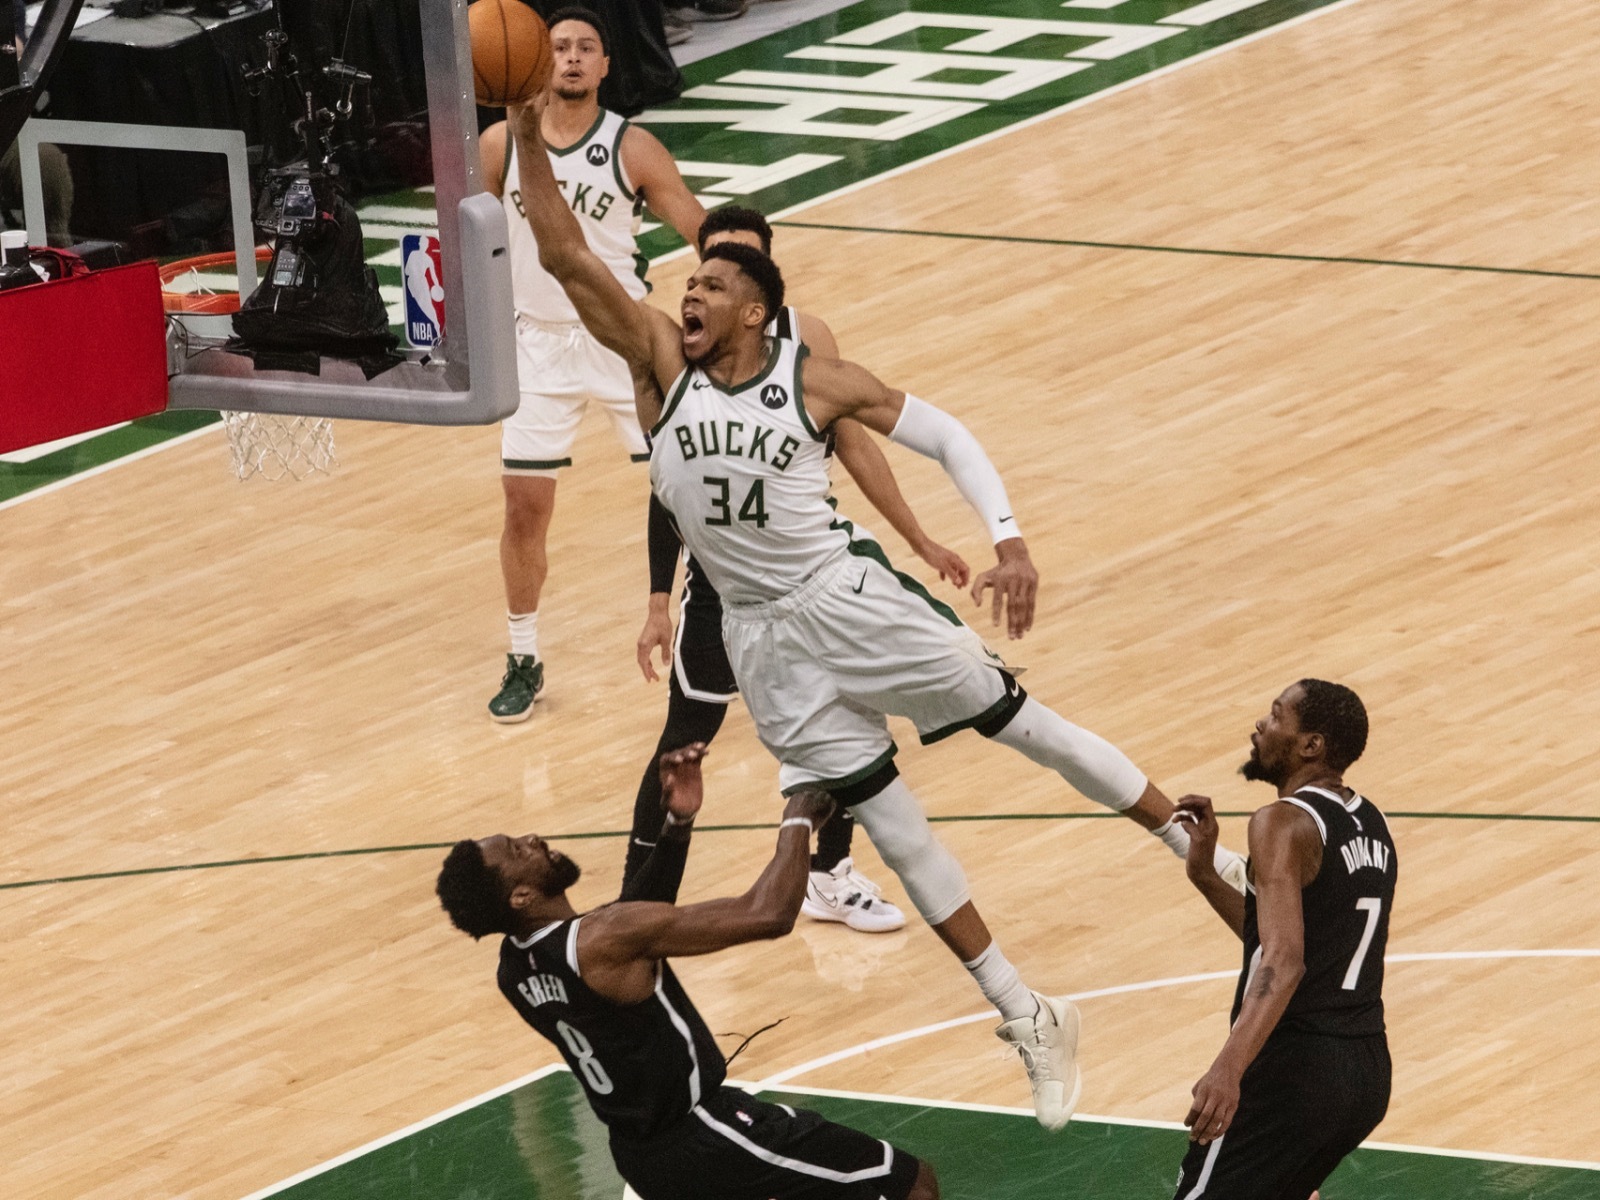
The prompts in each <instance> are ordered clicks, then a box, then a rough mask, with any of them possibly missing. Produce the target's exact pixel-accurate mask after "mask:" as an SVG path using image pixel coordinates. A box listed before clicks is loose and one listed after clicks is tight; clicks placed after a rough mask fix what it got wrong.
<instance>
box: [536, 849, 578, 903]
mask: <svg viewBox="0 0 1600 1200" xmlns="http://www.w3.org/2000/svg"><path fill="white" fill-rule="evenodd" d="M582 876H583V868H582V867H580V866H578V864H577V863H575V862H573V861H572V860H571V859H570V858H568V857H567V856H566V855H565V854H563V855H562V856H561V857H560V858H558V859H556V860H555V861H554V862H553V863H551V864H550V874H549V876H548V877H546V879H545V880H544V882H543V883H541V884H540V885H539V890H540V891H541V892H543V893H544V894H545V895H546V896H559V895H561V893H562V892H564V891H566V890H567V889H568V888H570V887H571V886H572V885H573V884H575V883H577V882H578V880H579V879H580V878H582Z"/></svg>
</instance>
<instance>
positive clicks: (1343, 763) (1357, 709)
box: [1298, 679, 1367, 771]
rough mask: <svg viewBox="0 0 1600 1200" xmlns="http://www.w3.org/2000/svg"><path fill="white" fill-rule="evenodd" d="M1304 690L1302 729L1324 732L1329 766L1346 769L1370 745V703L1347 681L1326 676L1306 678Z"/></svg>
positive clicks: (1325, 751) (1304, 730) (1301, 682)
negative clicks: (1347, 683)
mask: <svg viewBox="0 0 1600 1200" xmlns="http://www.w3.org/2000/svg"><path fill="white" fill-rule="evenodd" d="M1300 691H1301V693H1302V694H1301V696H1300V705H1299V712H1298V716H1299V718H1300V730H1301V732H1302V733H1320V734H1321V735H1322V741H1323V744H1324V745H1325V746H1326V749H1325V750H1324V751H1323V757H1324V758H1325V759H1326V760H1327V763H1328V765H1329V766H1330V767H1332V768H1333V769H1334V770H1335V771H1342V770H1344V769H1345V768H1346V767H1348V766H1349V765H1350V764H1351V763H1353V762H1355V761H1356V759H1358V758H1360V757H1361V753H1362V751H1364V750H1365V749H1366V748H1367V706H1366V705H1364V704H1362V703H1361V697H1360V696H1358V695H1356V694H1355V693H1354V692H1353V691H1351V690H1350V689H1349V688H1347V687H1345V686H1344V684H1342V683H1329V682H1328V681H1327V680H1325V679H1302V680H1301V681H1300Z"/></svg>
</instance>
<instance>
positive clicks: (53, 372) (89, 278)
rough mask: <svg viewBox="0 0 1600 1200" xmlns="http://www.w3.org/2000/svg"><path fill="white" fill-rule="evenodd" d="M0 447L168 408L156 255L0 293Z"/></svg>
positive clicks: (35, 441)
mask: <svg viewBox="0 0 1600 1200" xmlns="http://www.w3.org/2000/svg"><path fill="white" fill-rule="evenodd" d="M0 330H3V331H4V333H5V351H4V353H3V355H0V454H4V453H6V452H8V451H11V450H21V449H23V448H24V447H26V446H36V445H38V444H39V443H40V442H49V441H54V440H55V439H56V438H62V437H67V436H68V435H70V434H74V433H84V432H86V431H87V430H90V429H99V428H101V427H102V426H106V425H115V424H116V423H117V422H118V421H128V420H132V419H133V418H134V417H147V416H149V415H150V414H151V413H158V412H162V411H164V410H165V409H166V407H167V348H166V319H165V318H164V317H163V315H162V312H161V280H160V276H159V275H158V274H157V269H156V264H155V263H153V262H142V263H134V264H132V265H131V266H126V267H112V268H110V269H109V270H105V271H94V272H92V273H90V274H88V275H80V276H77V277H76V278H74V279H63V280H59V281H57V282H55V283H41V284H39V285H38V286H37V287H25V288H16V289H14V290H12V291H6V292H0Z"/></svg>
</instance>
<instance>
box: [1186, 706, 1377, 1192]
mask: <svg viewBox="0 0 1600 1200" xmlns="http://www.w3.org/2000/svg"><path fill="white" fill-rule="evenodd" d="M1250 744H1251V750H1250V759H1249V761H1248V762H1246V763H1245V764H1244V766H1243V767H1241V768H1240V772H1241V774H1243V775H1244V777H1245V778H1246V779H1255V780H1261V781H1262V782H1264V783H1269V784H1271V785H1272V786H1273V787H1274V788H1276V789H1277V792H1278V800H1277V802H1276V803H1273V804H1269V805H1267V806H1266V807H1265V808H1263V809H1260V810H1259V811H1257V812H1256V814H1255V815H1254V816H1253V817H1251V818H1250V871H1249V874H1250V885H1249V887H1248V889H1247V890H1246V893H1245V894H1244V895H1243V896H1241V895H1239V893H1238V892H1236V891H1235V890H1234V889H1233V888H1231V887H1229V886H1228V885H1227V884H1226V883H1224V882H1223V881H1222V880H1220V879H1219V878H1218V877H1217V873H1216V871H1215V869H1214V868H1213V866H1212V863H1211V859H1210V857H1209V855H1208V853H1207V852H1208V850H1209V849H1210V848H1211V847H1212V846H1215V845H1216V840H1217V820H1216V816H1215V814H1214V813H1213V812H1212V808H1211V801H1210V800H1208V799H1207V798H1206V797H1204V796H1185V797H1183V798H1182V799H1181V800H1179V801H1178V809H1179V814H1180V818H1182V819H1185V820H1187V821H1189V822H1192V823H1193V834H1192V841H1191V843H1190V849H1189V877H1190V879H1191V880H1193V882H1194V884H1195V886H1196V887H1197V888H1198V889H1199V891H1200V893H1201V894H1202V895H1203V896H1205V898H1206V899H1207V900H1208V901H1209V902H1210V904H1211V906H1212V907H1213V908H1214V909H1216V911H1217V914H1218V915H1219V916H1220V917H1221V918H1222V919H1223V920H1224V921H1225V922H1226V923H1227V925H1228V928H1230V929H1232V930H1233V932H1234V933H1235V934H1237V935H1238V936H1239V938H1240V939H1241V940H1242V941H1243V942H1244V967H1243V969H1242V970H1241V971H1240V973H1239V986H1238V989H1237V991H1236V994H1235V998H1234V1002H1233V1018H1232V1024H1233V1029H1232V1032H1230V1033H1229V1035H1228V1040H1227V1043H1226V1044H1225V1045H1224V1046H1223V1048H1222V1052H1221V1053H1220V1054H1218V1055H1217V1058H1216V1061H1215V1062H1214V1063H1213V1064H1212V1065H1211V1069H1210V1070H1209V1071H1207V1072H1206V1073H1205V1075H1204V1077H1203V1078H1201V1080H1200V1081H1199V1082H1198V1083H1196V1084H1195V1086H1194V1105H1193V1107H1192V1108H1191V1109H1190V1111H1189V1115H1188V1118H1187V1119H1186V1120H1185V1122H1184V1123H1185V1124H1186V1125H1188V1126H1189V1127H1190V1137H1191V1140H1192V1144H1191V1146H1190V1149H1189V1153H1188V1156H1187V1157H1186V1158H1185V1159H1184V1160H1183V1173H1182V1174H1181V1175H1180V1176H1179V1180H1178V1190H1177V1192H1176V1193H1175V1200H1202V1198H1204V1200H1304V1198H1305V1197H1306V1196H1308V1195H1312V1196H1314V1193H1313V1189H1315V1188H1317V1187H1320V1186H1321V1184H1322V1181H1323V1180H1324V1179H1326V1178H1327V1177H1328V1176H1329V1175H1330V1174H1331V1173H1332V1172H1333V1169H1334V1168H1335V1167H1337V1166H1338V1165H1339V1163H1340V1161H1341V1160H1342V1159H1343V1158H1344V1157H1345V1155H1347V1154H1349V1153H1350V1152H1351V1151H1352V1150H1354V1149H1355V1148H1356V1147H1357V1146H1359V1145H1360V1144H1361V1142H1362V1140H1363V1139H1365V1138H1366V1137H1367V1136H1368V1135H1369V1134H1370V1133H1371V1132H1372V1131H1373V1130H1374V1129H1376V1128H1377V1126H1378V1122H1379V1121H1381V1120H1383V1116H1384V1113H1385V1112H1386V1111H1387V1110H1388V1107H1389V1083H1390V1063H1389V1043H1388V1039H1387V1036H1386V1035H1385V1033H1384V1021H1383V955H1384V950H1385V948H1386V947H1387V946H1388V942H1389V914H1390V910H1391V909H1392V908H1393V906H1394V887H1395V877H1396V872H1397V870H1398V868H1399V863H1398V860H1397V858H1396V855H1395V849H1394V841H1393V839H1392V838H1391V837H1390V836H1389V826H1388V822H1387V821H1385V819H1384V816H1383V814H1382V813H1381V812H1379V811H1378V808H1377V806H1376V805H1374V804H1373V803H1372V801H1370V800H1368V799H1366V798H1365V797H1364V796H1361V795H1358V794H1357V793H1356V792H1354V791H1352V790H1351V789H1350V788H1349V787H1347V786H1346V785H1345V782H1344V772H1345V769H1346V768H1347V767H1349V766H1350V764H1351V763H1353V762H1355V760H1356V759H1358V758H1360V757H1361V752H1362V751H1363V750H1365V749H1366V745H1367V711H1366V708H1365V707H1364V706H1363V705H1362V703H1361V699H1360V697H1358V696H1357V695H1356V694H1355V693H1354V692H1353V691H1351V690H1350V689H1349V688H1347V687H1344V686H1342V685H1340V684H1336V683H1328V682H1326V681H1324V680H1320V679H1302V680H1301V681H1300V682H1299V683H1296V684H1293V685H1292V686H1290V687H1289V688H1287V689H1286V690H1285V691H1284V692H1283V694H1282V695H1281V696H1279V697H1278V698H1277V699H1276V700H1274V701H1273V702H1272V708H1271V710H1270V711H1269V712H1268V713H1267V715H1266V716H1265V717H1263V718H1262V719H1261V720H1260V721H1258V722H1256V731H1255V733H1254V734H1253V735H1252V736H1251V738H1250Z"/></svg>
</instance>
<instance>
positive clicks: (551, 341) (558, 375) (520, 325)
mask: <svg viewBox="0 0 1600 1200" xmlns="http://www.w3.org/2000/svg"><path fill="white" fill-rule="evenodd" d="M517 380H518V383H519V384H520V386H521V392H522V399H521V403H519V404H518V406H517V411H516V412H514V413H512V414H511V415H510V416H509V417H507V418H506V419H505V420H504V421H502V422H501V423H500V465H501V469H502V470H503V471H504V472H505V473H506V474H507V475H543V476H553V475H554V474H555V472H556V470H557V468H559V467H570V466H571V465H572V440H573V438H575V437H576V436H577V433H578V422H580V421H581V420H583V411H584V409H585V408H587V407H588V405H589V402H590V401H591V400H593V401H595V402H596V403H598V404H601V405H603V406H604V407H605V410H606V415H607V416H609V417H610V418H611V428H612V430H613V432H615V433H616V435H617V440H618V441H619V442H621V443H622V446H623V448H624V449H625V450H626V451H627V452H628V455H629V457H630V458H632V459H633V461H634V462H648V461H649V459H650V452H649V450H648V449H647V448H646V446H645V440H644V434H643V433H642V432H640V430H639V417H638V411H637V410H636V409H635V408H634V404H633V377H632V375H631V374H629V372H628V364H627V363H625V362H623V361H622V359H621V358H620V357H618V356H617V355H615V354H613V353H611V351H609V350H607V349H606V348H605V347H604V346H602V345H601V344H600V343H599V342H597V341H595V339H594V337H593V336H592V335H591V334H590V333H589V331H588V330H587V329H585V328H584V327H583V326H582V325H546V324H543V323H540V322H536V321H530V320H529V319H528V318H527V317H524V316H521V315H518V317H517Z"/></svg>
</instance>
